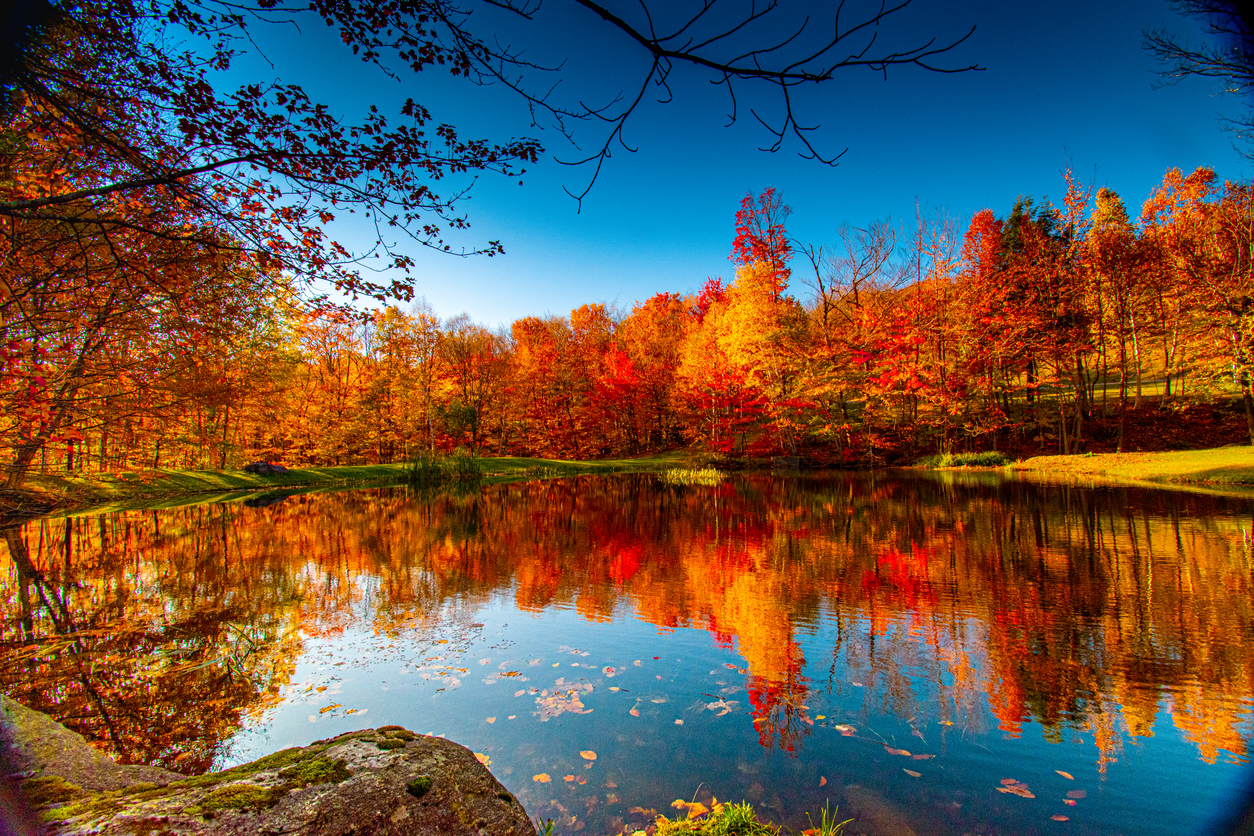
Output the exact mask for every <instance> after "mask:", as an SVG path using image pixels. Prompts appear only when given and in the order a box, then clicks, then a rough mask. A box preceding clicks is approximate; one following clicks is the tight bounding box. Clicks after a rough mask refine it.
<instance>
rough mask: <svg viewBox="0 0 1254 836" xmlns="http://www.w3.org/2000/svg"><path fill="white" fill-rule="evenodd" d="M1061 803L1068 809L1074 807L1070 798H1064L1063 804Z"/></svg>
mask: <svg viewBox="0 0 1254 836" xmlns="http://www.w3.org/2000/svg"><path fill="white" fill-rule="evenodd" d="M1062 803H1063V804H1066V805H1067V806H1068V807H1074V806H1075V802H1074V801H1072V800H1071V799H1070V798H1065V799H1063V802H1062Z"/></svg>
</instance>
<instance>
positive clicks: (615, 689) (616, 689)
mask: <svg viewBox="0 0 1254 836" xmlns="http://www.w3.org/2000/svg"><path fill="white" fill-rule="evenodd" d="M610 690H611V691H621V690H623V689H622V688H619V687H618V686H617V685H611V686H610Z"/></svg>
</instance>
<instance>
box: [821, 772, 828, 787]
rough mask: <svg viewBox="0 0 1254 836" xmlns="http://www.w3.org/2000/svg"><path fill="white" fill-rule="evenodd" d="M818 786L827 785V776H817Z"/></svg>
mask: <svg viewBox="0 0 1254 836" xmlns="http://www.w3.org/2000/svg"><path fill="white" fill-rule="evenodd" d="M819 786H820V787H824V786H827V778H825V777H823V776H822V775H820V776H819Z"/></svg>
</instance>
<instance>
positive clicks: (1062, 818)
mask: <svg viewBox="0 0 1254 836" xmlns="http://www.w3.org/2000/svg"><path fill="white" fill-rule="evenodd" d="M1050 818H1051V819H1053V820H1054V821H1071V819H1069V818H1067V817H1066V816H1064V815H1062V814H1061V813H1054V815H1052V816H1050Z"/></svg>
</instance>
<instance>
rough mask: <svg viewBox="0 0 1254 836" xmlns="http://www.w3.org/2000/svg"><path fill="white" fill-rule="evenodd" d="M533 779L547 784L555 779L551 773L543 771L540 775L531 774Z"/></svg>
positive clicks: (538, 782)
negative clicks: (550, 775)
mask: <svg viewBox="0 0 1254 836" xmlns="http://www.w3.org/2000/svg"><path fill="white" fill-rule="evenodd" d="M531 780H533V781H535V782H536V783H537V784H547V783H548V782H549V781H552V780H553V779H552V778H550V777H549V773H547V772H541V773H540V774H539V775H533V776H531Z"/></svg>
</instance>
